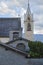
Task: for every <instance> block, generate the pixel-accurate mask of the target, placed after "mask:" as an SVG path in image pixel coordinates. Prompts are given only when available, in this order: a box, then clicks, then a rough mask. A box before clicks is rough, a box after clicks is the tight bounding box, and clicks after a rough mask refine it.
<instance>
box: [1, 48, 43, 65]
mask: <svg viewBox="0 0 43 65" xmlns="http://www.w3.org/2000/svg"><path fill="white" fill-rule="evenodd" d="M0 65H43V59H26V58H25V57H24V56H22V55H20V54H17V53H15V52H12V51H10V50H8V51H6V50H5V48H3V47H0Z"/></svg>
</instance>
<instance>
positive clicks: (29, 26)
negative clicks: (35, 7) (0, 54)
mask: <svg viewBox="0 0 43 65" xmlns="http://www.w3.org/2000/svg"><path fill="white" fill-rule="evenodd" d="M27 31H31V24H30V23H28V25H27Z"/></svg>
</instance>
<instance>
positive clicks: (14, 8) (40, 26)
mask: <svg viewBox="0 0 43 65" xmlns="http://www.w3.org/2000/svg"><path fill="white" fill-rule="evenodd" d="M29 5H30V10H31V13H32V14H33V21H34V34H43V0H29ZM27 6H28V0H0V18H2V17H18V16H20V17H21V20H22V26H24V24H23V20H24V14H25V13H26V10H27Z"/></svg>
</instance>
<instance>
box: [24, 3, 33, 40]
mask: <svg viewBox="0 0 43 65" xmlns="http://www.w3.org/2000/svg"><path fill="white" fill-rule="evenodd" d="M24 37H25V38H26V39H28V40H31V41H33V15H32V14H31V11H30V7H29V2H28V8H27V12H26V14H25V15H24Z"/></svg>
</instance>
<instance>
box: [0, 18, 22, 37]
mask: <svg viewBox="0 0 43 65" xmlns="http://www.w3.org/2000/svg"><path fill="white" fill-rule="evenodd" d="M20 29H21V19H20V18H0V37H8V36H9V31H13V30H14V31H17V30H18V31H19V30H20Z"/></svg>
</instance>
